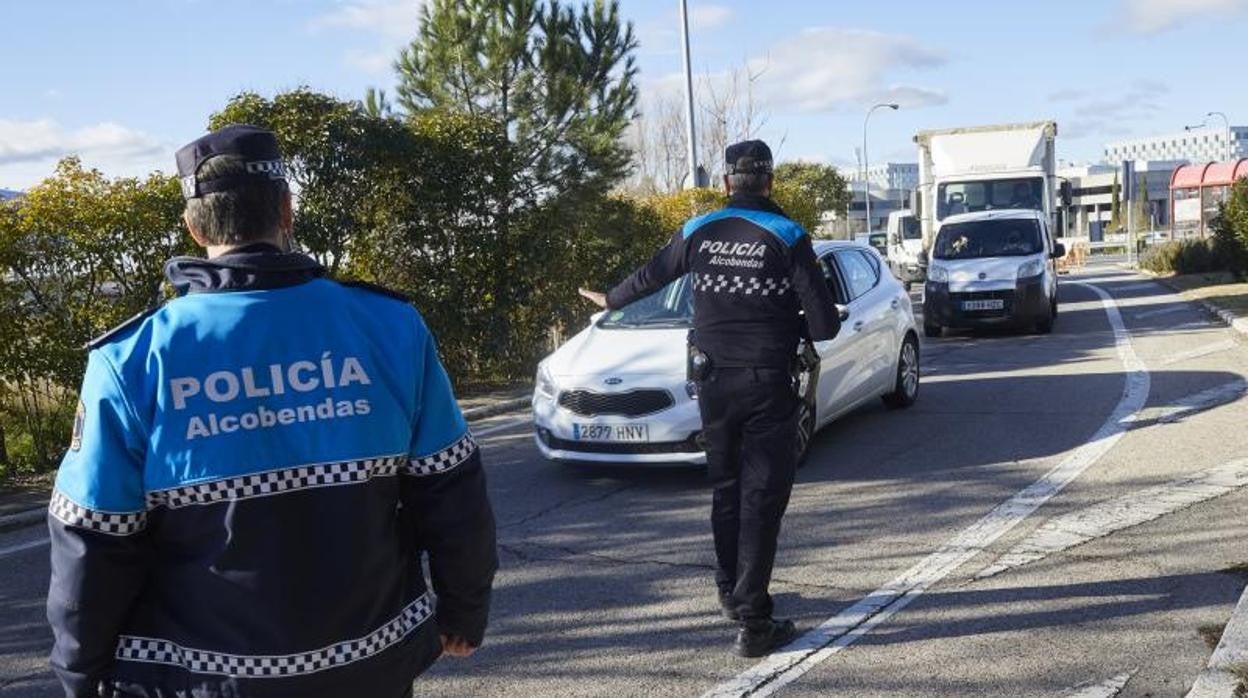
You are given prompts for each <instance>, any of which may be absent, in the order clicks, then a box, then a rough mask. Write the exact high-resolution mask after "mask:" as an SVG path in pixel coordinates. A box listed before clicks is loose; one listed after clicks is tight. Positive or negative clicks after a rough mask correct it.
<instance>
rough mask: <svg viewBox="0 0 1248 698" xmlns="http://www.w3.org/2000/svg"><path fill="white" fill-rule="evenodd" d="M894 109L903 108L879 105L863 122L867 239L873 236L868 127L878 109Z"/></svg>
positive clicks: (874, 107)
mask: <svg viewBox="0 0 1248 698" xmlns="http://www.w3.org/2000/svg"><path fill="white" fill-rule="evenodd" d="M884 108H888V109H892V110H893V111H897V110H898V109H900V108H901V105H900V104H891V103H884V104H877V105H875V106H873V107H871V108H870V109H868V110H867V116H866V118H864V119H863V120H862V189H863V200H864V202H865V203H866V205H867V237H868V238H869V237H870V236H871V175H870V171H871V158H870V157H869V156H868V155H867V125H868V124H870V123H871V115H872V114H874V113H875V110H876V109H884Z"/></svg>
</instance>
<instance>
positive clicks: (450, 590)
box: [48, 126, 497, 698]
mask: <svg viewBox="0 0 1248 698" xmlns="http://www.w3.org/2000/svg"><path fill="white" fill-rule="evenodd" d="M177 165H178V174H179V175H180V177H181V183H182V192H183V194H184V196H185V198H186V200H187V206H186V213H185V220H186V224H187V227H188V228H189V229H190V231H191V235H192V236H193V237H194V238H195V240H196V242H197V243H199V244H200V245H201V246H203V247H206V248H207V251H208V258H207V259H200V258H178V259H174V260H172V261H170V262H169V263H168V265H167V266H166V273H167V275H168V277H169V280H170V281H171V282H172V283H173V286H174V287H175V288H176V289H177V292H178V297H177V298H176V299H174V300H172V301H170V302H168V303H166V304H164V305H163V306H162V307H159V308H156V309H153V310H151V311H150V312H147V313H144V314H142V315H140V316H139V317H136V318H134V319H132V320H131V321H129V322H127V323H125V324H124V325H122V326H120V327H118V328H116V329H114V330H113V331H111V332H109V333H108V334H107V335H105V336H104V337H101V338H100V339H98V340H96V341H95V342H93V343H92V344H91V351H90V355H89V357H88V361H87V369H86V376H85V378H84V379H83V385H82V393H81V402H80V403H79V406H78V416H77V419H76V426H75V434H74V438H73V441H72V443H71V447H70V450H69V451H68V453H67V454H66V456H65V459H64V462H63V463H62V464H61V468H60V471H59V473H58V474H57V479H56V488H55V491H54V492H53V495H52V502H51V506H50V511H49V514H50V515H49V519H48V522H49V526H50V528H51V535H52V581H51V589H50V590H49V593H48V619H49V621H50V622H51V625H52V628H53V631H54V634H55V638H56V640H55V645H54V647H53V650H52V657H51V661H52V665H53V668H54V669H55V671H56V673H57V675H58V676H59V678H60V680H61V682H62V684H63V685H64V688H65V692H66V695H68V696H96V695H109V696H113V695H124V696H153V697H155V696H159V697H162V698H163V697H169V696H178V697H183V696H185V697H189V696H196V697H199V696H238V697H242V696H382V697H384V696H393V697H395V698H398V697H399V696H405V695H409V694H410V692H411V690H412V679H413V678H414V677H415V676H416V675H418V674H420V673H421V672H422V671H424V670H425V669H426V668H427V667H428V666H429V665H430V664H431V663H432V662H433V661H434V660H435V659H437V657H438V656H439V655H440V654H441V653H443V652H447V653H450V654H454V655H459V656H466V655H467V654H469V653H471V652H472V650H473V649H474V648H476V647H477V646H479V645H480V644H481V641H482V637H483V634H484V632H485V626H486V616H487V612H488V608H489V600H490V589H491V585H492V582H493V576H494V572H495V569H496V567H497V558H496V553H495V531H494V518H493V514H492V512H491V508H490V504H489V501H488V500H487V497H486V487H485V474H484V472H483V470H482V466H481V458H480V452H479V450H478V447H477V444H476V443H475V442H474V441H473V438H472V435H471V433H469V430H468V426H467V424H466V423H465V421H464V418H463V415H462V414H461V413H460V410H459V408H458V406H457V405H456V402H455V397H454V395H453V394H452V391H451V385H450V382H449V380H448V379H447V375H446V371H445V370H444V369H443V367H442V365H441V363H440V362H439V359H438V355H437V350H436V348H435V346H434V340H433V336H432V334H431V333H430V332H429V329H428V327H426V326H425V324H424V321H423V320H422V319H421V316H420V314H419V313H417V312H416V311H415V310H414V309H413V308H412V306H411V305H410V304H409V303H408V302H407V301H406V300H405V299H403V298H402V297H399V296H398V295H397V294H395V293H391V292H389V291H386V290H384V289H381V288H377V287H371V286H366V285H363V284H344V283H337V282H334V281H332V280H330V279H328V278H326V277H325V270H324V269H323V268H322V267H321V266H320V265H319V264H317V263H316V262H315V261H313V260H312V259H310V258H309V257H306V256H304V255H302V254H296V253H294V252H291V251H289V234H290V228H291V203H290V192H289V190H288V188H287V185H286V180H285V174H284V173H285V169H284V166H283V162H282V158H281V154H280V152H279V151H278V146H277V141H276V139H275V138H274V136H273V134H272V133H270V132H268V131H265V130H263V129H259V128H255V127H251V126H230V127H226V128H223V129H221V130H219V131H216V132H214V133H211V134H209V135H207V136H204V137H203V138H200V139H199V140H196V141H194V142H193V143H191V144H189V145H187V146H186V147H184V148H182V149H181V150H179V151H178V153H177ZM422 558H424V559H427V561H428V569H429V572H430V578H431V583H432V589H430V588H429V587H428V585H427V582H426V578H425V574H424V572H423V570H422ZM435 595H436V596H435Z"/></svg>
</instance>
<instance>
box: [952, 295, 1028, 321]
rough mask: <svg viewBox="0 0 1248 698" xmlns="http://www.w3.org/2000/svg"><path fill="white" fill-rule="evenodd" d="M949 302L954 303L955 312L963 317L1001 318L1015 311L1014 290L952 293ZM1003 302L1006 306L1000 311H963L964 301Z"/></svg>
mask: <svg viewBox="0 0 1248 698" xmlns="http://www.w3.org/2000/svg"><path fill="white" fill-rule="evenodd" d="M949 300H951V301H953V307H954V310H956V311H957V312H958V313H961V314H962V316H963V317H970V318H976V317H1001V316H1003V315H1009V314H1010V312H1011V311H1012V310H1013V309H1014V290H1013V289H1008V288H1007V289H1001V290H998V291H970V292H967V293H950V294H949ZM988 300H1002V301H1005V305H1004V306H1003V307H1002V308H1001V309H1000V310H963V309H962V301H988Z"/></svg>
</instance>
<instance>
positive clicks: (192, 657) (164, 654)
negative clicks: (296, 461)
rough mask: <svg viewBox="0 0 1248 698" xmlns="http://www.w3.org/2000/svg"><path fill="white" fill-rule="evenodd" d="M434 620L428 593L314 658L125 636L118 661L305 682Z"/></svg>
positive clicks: (305, 654) (314, 654) (314, 653)
mask: <svg viewBox="0 0 1248 698" xmlns="http://www.w3.org/2000/svg"><path fill="white" fill-rule="evenodd" d="M432 615H433V599H432V598H431V597H430V596H429V594H427V593H426V594H423V595H421V597H420V598H418V599H416V600H415V601H413V602H412V603H410V604H408V605H407V607H405V608H404V609H403V610H402V612H400V613H399V615H398V616H396V617H395V618H394V619H392V620H390V621H389V622H388V623H386V624H385V625H383V626H381V627H380V628H378V629H376V630H374V631H373V632H371V633H369V634H368V635H365V636H364V637H361V638H359V639H356V640H346V641H344V642H339V643H337V644H334V645H330V646H329V647H324V648H321V649H319V650H313V651H311V652H302V653H299V654H278V655H239V654H224V653H221V652H209V651H207V650H197V649H191V648H189V647H183V646H181V645H178V644H176V643H173V642H169V641H168V640H159V639H155V638H150V637H133V636H130V635H122V636H121V639H120V641H118V643H117V654H116V657H117V659H118V660H119V661H124V662H142V663H146V664H168V665H171V666H176V667H181V668H183V669H186V670H187V671H190V672H192V673H196V674H215V675H221V676H233V677H241V678H255V679H266V678H281V677H288V676H301V675H306V674H315V673H316V672H319V671H325V670H326V669H334V668H336V667H340V666H345V665H347V664H351V663H353V662H358V661H360V660H361V659H367V658H369V657H371V656H373V655H375V654H378V653H379V652H381V651H382V650H385V649H386V648H387V647H390V646H392V645H394V644H396V643H398V642H399V641H401V640H402V639H403V638H405V637H407V636H408V635H410V634H411V633H412V631H414V630H416V628H419V627H420V625H421V624H422V623H424V622H425V621H426V620H428V619H429V617H430V616H432Z"/></svg>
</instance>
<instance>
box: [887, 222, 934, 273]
mask: <svg viewBox="0 0 1248 698" xmlns="http://www.w3.org/2000/svg"><path fill="white" fill-rule="evenodd" d="M887 234H888V237H887V241H886V242H887V249H886V252H885V255H884V257H885V259H887V260H888V267H889V269H891V270H892V271H893V276H896V277H897V278H898V279H900V280H901V283H903V284H905V286H906V288H907V289H908V288H910V284H913V283H916V282H922V281H923V280H924V279H926V278H927V255H926V254H925V253H924V247H923V230H922V227H921V226H920V224H919V219H918V217H917V216H915V215H914V212H912V211H910V210H909V209H903V210H901V211H894V212H892V213H890V214H888V227H887Z"/></svg>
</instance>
